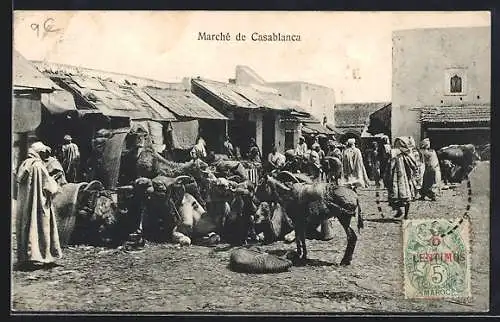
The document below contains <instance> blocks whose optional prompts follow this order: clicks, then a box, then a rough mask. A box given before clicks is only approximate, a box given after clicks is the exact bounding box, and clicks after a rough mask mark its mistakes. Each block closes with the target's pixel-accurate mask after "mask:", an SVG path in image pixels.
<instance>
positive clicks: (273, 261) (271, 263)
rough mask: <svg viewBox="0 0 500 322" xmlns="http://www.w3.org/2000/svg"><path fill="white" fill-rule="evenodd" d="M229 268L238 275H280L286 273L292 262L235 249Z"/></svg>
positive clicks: (255, 251)
mask: <svg viewBox="0 0 500 322" xmlns="http://www.w3.org/2000/svg"><path fill="white" fill-rule="evenodd" d="M229 267H230V269H231V270H232V271H235V272H239V273H253V274H264V273H280V272H285V271H288V270H289V269H290V267H292V262H291V261H290V260H288V259H284V258H280V257H277V256H274V255H271V254H269V253H266V252H263V251H260V250H258V249H247V248H237V249H235V250H233V251H232V252H231V255H230V258H229Z"/></svg>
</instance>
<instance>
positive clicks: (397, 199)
mask: <svg viewBox="0 0 500 322" xmlns="http://www.w3.org/2000/svg"><path fill="white" fill-rule="evenodd" d="M412 152H413V151H412V148H411V142H410V140H409V138H408V137H398V138H396V139H395V140H394V148H393V149H392V150H391V154H392V157H391V160H390V163H389V168H388V170H389V171H388V173H387V175H388V177H387V179H386V182H387V192H388V195H389V205H390V206H391V207H392V209H393V210H396V215H395V217H400V216H401V215H403V211H402V209H401V208H404V210H405V212H404V214H405V219H406V218H408V212H409V210H410V202H411V201H412V200H413V199H414V197H415V193H416V187H415V181H414V180H413V179H414V176H415V173H416V171H417V163H416V161H415V159H414V157H413V153H412Z"/></svg>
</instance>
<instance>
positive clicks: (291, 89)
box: [234, 66, 335, 124]
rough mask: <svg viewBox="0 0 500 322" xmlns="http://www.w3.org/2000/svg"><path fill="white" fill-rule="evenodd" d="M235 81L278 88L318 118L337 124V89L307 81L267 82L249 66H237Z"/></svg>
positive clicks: (240, 83) (247, 84) (246, 84)
mask: <svg viewBox="0 0 500 322" xmlns="http://www.w3.org/2000/svg"><path fill="white" fill-rule="evenodd" d="M235 74H236V77H235V79H234V82H235V83H236V84H238V85H243V86H249V85H259V86H267V87H272V88H275V89H277V90H278V91H279V92H280V93H281V94H282V95H283V97H285V98H288V99H291V100H296V101H299V102H301V103H302V104H303V105H304V107H305V108H307V111H308V112H309V113H311V114H312V115H313V116H315V117H316V118H317V119H318V120H320V121H323V118H324V117H325V116H326V118H327V122H328V123H330V124H335V116H334V114H333V108H334V105H335V91H334V90H333V89H332V88H328V87H325V86H321V85H316V84H310V83H305V82H300V81H299V82H265V80H263V79H262V77H260V76H259V75H258V74H257V73H256V72H255V71H254V70H252V69H251V68H249V67H247V66H236V73H235Z"/></svg>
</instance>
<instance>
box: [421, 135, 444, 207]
mask: <svg viewBox="0 0 500 322" xmlns="http://www.w3.org/2000/svg"><path fill="white" fill-rule="evenodd" d="M420 148H421V150H420V155H421V158H422V163H423V164H424V166H425V168H424V175H423V180H422V187H421V188H420V200H424V199H425V197H429V198H430V199H431V200H432V201H436V192H437V190H439V184H440V183H441V170H440V168H439V160H438V157H437V154H436V151H434V150H433V149H431V141H430V140H429V139H423V140H422V142H421V144H420Z"/></svg>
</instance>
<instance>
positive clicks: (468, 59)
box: [391, 27, 491, 140]
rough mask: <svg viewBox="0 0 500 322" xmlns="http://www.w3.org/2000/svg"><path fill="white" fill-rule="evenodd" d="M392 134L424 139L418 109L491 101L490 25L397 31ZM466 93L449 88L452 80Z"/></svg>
mask: <svg viewBox="0 0 500 322" xmlns="http://www.w3.org/2000/svg"><path fill="white" fill-rule="evenodd" d="M392 42H393V49H392V51H393V52H392V122H391V123H392V137H393V138H395V137H398V136H410V135H411V136H413V137H414V138H415V139H416V140H420V139H421V138H420V135H421V126H420V123H418V118H419V116H420V113H419V110H418V108H419V107H423V106H460V105H483V104H489V103H490V91H491V88H490V83H491V72H490V70H491V32H490V28H489V27H474V28H441V29H416V30H402V31H396V32H394V33H393V39H392ZM454 75H459V76H460V77H461V78H462V80H463V81H462V85H463V91H462V92H461V93H451V92H450V78H451V77H453V76H454Z"/></svg>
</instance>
